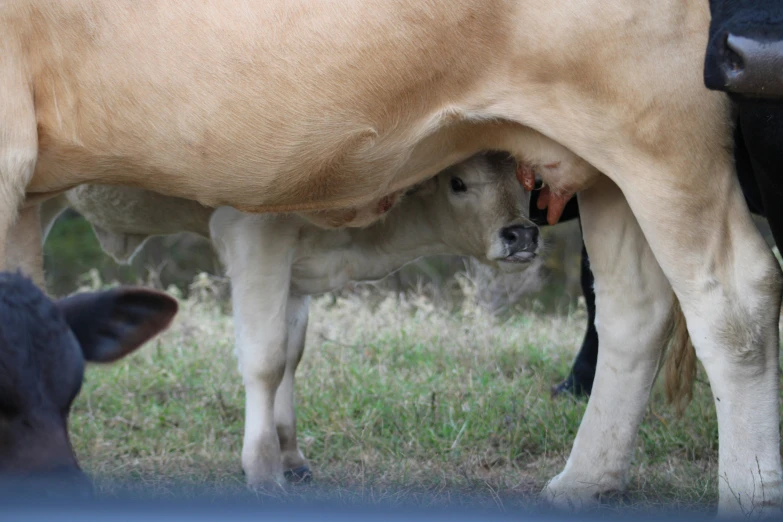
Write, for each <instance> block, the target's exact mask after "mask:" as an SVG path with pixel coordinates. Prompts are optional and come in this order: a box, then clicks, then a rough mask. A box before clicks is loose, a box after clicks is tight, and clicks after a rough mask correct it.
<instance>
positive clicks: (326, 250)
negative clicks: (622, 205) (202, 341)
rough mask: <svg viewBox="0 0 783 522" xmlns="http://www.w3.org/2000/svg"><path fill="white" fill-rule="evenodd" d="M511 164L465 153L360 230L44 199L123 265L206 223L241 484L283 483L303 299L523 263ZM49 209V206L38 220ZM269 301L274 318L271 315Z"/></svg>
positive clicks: (531, 244)
mask: <svg viewBox="0 0 783 522" xmlns="http://www.w3.org/2000/svg"><path fill="white" fill-rule="evenodd" d="M515 168H516V164H515V162H514V161H513V159H511V158H509V157H508V156H507V155H503V154H497V153H492V154H480V155H478V156H475V157H473V158H470V159H468V160H466V161H464V162H462V163H460V164H459V165H456V166H454V167H451V168H449V169H447V170H446V171H444V172H442V173H441V174H439V175H438V176H437V177H435V178H433V179H431V180H427V181H425V182H423V183H422V184H420V185H419V186H417V187H416V188H415V189H413V190H412V191H410V192H409V193H408V194H407V195H405V196H404V197H403V199H402V201H401V202H400V204H399V205H397V206H396V207H395V208H394V209H392V210H391V211H389V213H388V214H387V217H386V219H384V220H383V221H381V222H377V223H375V224H373V225H372V226H369V227H367V228H364V229H357V228H349V229H338V230H322V229H320V228H318V227H316V226H314V225H312V224H309V223H307V221H305V220H303V219H302V218H301V217H299V216H296V215H294V214H290V215H254V214H243V213H241V212H238V211H237V210H234V209H232V208H230V207H222V208H219V209H217V210H216V211H214V212H213V211H212V210H211V209H208V208H206V207H203V206H201V205H200V204H198V203H196V202H193V201H188V200H182V199H177V198H171V197H167V196H161V195H158V194H156V193H153V192H147V191H144V190H139V189H131V188H126V187H116V186H106V185H83V186H81V187H78V188H75V189H72V190H70V191H68V192H67V193H66V194H65V196H64V197H63V196H61V198H62V199H63V200H64V201H62V202H57V203H55V201H56V200H49V201H47V202H46V203H45V204H44V205H45V207H47V208H49V207H51V206H52V205H55V204H58V203H59V204H58V208H59V209H64V208H65V206H71V207H72V208H74V209H76V210H77V211H79V212H80V213H81V214H82V215H83V216H84V217H85V218H87V220H88V221H90V223H91V224H92V225H93V229H94V230H95V232H96V234H97V236H98V238H99V241H100V243H101V246H102V247H103V249H104V250H105V251H107V252H108V253H109V254H111V255H112V256H113V257H114V258H115V259H117V260H118V261H122V262H127V261H130V259H131V258H132V256H133V255H134V254H135V253H136V252H137V251H138V250H139V249H140V248H141V245H142V244H143V242H144V241H145V240H146V239H147V238H148V237H149V236H151V235H162V234H170V233H173V232H180V231H190V232H194V233H196V234H201V235H206V236H207V237H209V236H210V228H211V230H212V233H211V237H212V239H213V244H215V245H216V246H217V247H218V251H219V253H220V256H221V258H222V259H223V261H224V263H225V265H226V267H227V269H228V274H229V276H230V278H231V287H232V292H231V293H232V300H233V310H234V323H235V327H236V349H237V355H238V356H239V361H240V363H241V364H240V372H241V373H242V377H243V381H244V384H245V393H246V408H245V438H244V444H243V451H242V467H243V468H244V470H245V475H246V477H247V479H248V481H249V483H251V484H261V483H271V482H273V481H276V480H280V479H282V478H283V476H284V474H285V475H286V476H289V477H291V478H292V479H294V480H297V479H300V480H301V479H302V478H305V477H306V476H308V475H309V470H308V469H307V462H306V460H305V458H304V455H303V454H302V452H301V451H300V450H299V445H298V442H297V438H296V415H295V412H294V374H295V372H296V368H297V366H298V364H299V361H300V359H301V357H302V353H303V351H304V341H305V332H306V330H307V318H308V306H309V301H310V299H309V296H310V295H313V294H320V293H323V292H327V291H330V290H335V289H338V288H340V287H342V286H344V285H345V284H346V283H347V282H349V281H367V280H378V279H380V278H382V277H384V276H386V275H388V274H389V273H391V272H393V271H396V270H398V269H399V268H400V267H402V266H403V265H404V264H406V263H409V262H411V261H413V260H414V259H417V258H419V257H422V256H425V255H439V254H452V255H470V256H474V257H476V258H478V259H479V260H482V261H484V262H488V263H492V264H495V265H499V266H501V267H503V268H504V269H505V270H523V269H525V268H526V267H527V266H529V265H528V263H529V262H530V261H532V260H533V259H534V258H535V257H536V254H537V253H538V251H539V250H540V248H541V244H540V241H539V234H538V228H537V227H536V226H535V225H533V223H532V222H530V220H528V219H527V215H528V206H529V197H528V196H529V195H526V193H525V192H524V191H523V190H522V187H521V186H520V184H519V183H518V181H517V179H516V176H515ZM55 214H56V212H49V216H48V217H47V223H46V224H45V228H48V223H49V222H51V221H53V219H54V217H56V215H55ZM278 307H279V308H281V309H284V310H285V314H282V315H281V314H278V313H276V311H277V309H278ZM278 352H279V353H280V354H282V355H283V356H284V357H283V359H282V360H281V361H276V359H275V354H276V353H278ZM278 365H279V366H281V367H282V368H283V378H282V381H280V380H279V377H278V376H276V375H275V372H276V371H277V370H278Z"/></svg>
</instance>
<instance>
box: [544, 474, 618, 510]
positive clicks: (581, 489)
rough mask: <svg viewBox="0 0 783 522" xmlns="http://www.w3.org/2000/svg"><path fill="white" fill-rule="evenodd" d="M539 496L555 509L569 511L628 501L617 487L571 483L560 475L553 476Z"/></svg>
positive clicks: (579, 482) (591, 508) (615, 504)
mask: <svg viewBox="0 0 783 522" xmlns="http://www.w3.org/2000/svg"><path fill="white" fill-rule="evenodd" d="M539 497H540V499H541V500H542V501H543V502H544V503H545V504H546V505H548V506H550V507H552V508H554V509H555V510H557V511H565V512H571V513H573V512H578V511H589V510H593V509H598V508H600V507H601V506H617V505H622V504H627V503H628V501H629V497H628V495H627V494H626V493H624V492H622V491H620V490H619V489H617V488H612V487H607V486H605V487H603V488H602V487H600V486H599V485H593V486H587V485H586V484H585V482H583V481H578V482H577V483H571V481H568V480H567V479H564V478H561V476H557V477H555V478H553V479H552V480H551V481H550V482H549V484H547V485H546V487H544V490H543V491H542V492H541V493H540V495H539Z"/></svg>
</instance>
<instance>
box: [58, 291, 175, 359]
mask: <svg viewBox="0 0 783 522" xmlns="http://www.w3.org/2000/svg"><path fill="white" fill-rule="evenodd" d="M56 305H57V307H58V308H59V309H60V311H61V312H62V314H63V316H64V317H65V321H66V323H68V326H70V328H71V331H73V334H74V335H75V336H76V339H77V340H78V341H79V344H80V345H81V347H82V352H83V353H84V359H85V360H87V361H91V362H101V363H108V362H113V361H116V360H118V359H122V358H123V357H125V356H126V355H128V354H129V353H131V352H133V351H134V350H136V349H137V348H139V347H140V346H141V345H143V344H144V343H146V342H147V341H149V340H150V339H152V338H153V337H155V335H157V334H158V333H160V332H162V331H163V330H165V329H166V328H168V326H169V324H171V321H172V319H173V318H174V316H175V315H176V314H177V310H178V306H177V301H176V300H175V299H173V298H172V297H170V296H169V295H167V294H165V293H163V292H157V291H154V290H149V289H146V288H133V287H121V288H115V289H112V290H106V291H102V292H89V293H83V294H76V295H73V296H70V297H66V298H64V299H60V300H59V301H57V303H56Z"/></svg>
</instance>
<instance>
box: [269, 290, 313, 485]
mask: <svg viewBox="0 0 783 522" xmlns="http://www.w3.org/2000/svg"><path fill="white" fill-rule="evenodd" d="M309 305H310V298H309V297H306V296H298V295H292V296H291V297H290V298H289V300H288V310H287V313H286V321H287V323H288V346H287V349H286V363H285V374H284V375H283V382H281V383H280V387H279V388H278V390H277V398H276V399H275V423H276V426H277V435H278V437H279V439H280V450H281V452H282V454H283V470H284V471H283V473H284V475H285V478H286V479H287V480H288V481H289V482H292V483H294V484H299V483H302V482H309V481H310V479H311V478H312V476H311V473H310V468H309V467H308V465H307V460H306V459H305V457H304V455H303V454H302V452H301V451H300V449H299V442H298V441H297V438H296V408H295V401H294V377H295V374H296V368H297V366H299V361H301V360H302V354H303V353H304V348H305V334H306V332H307V317H308V312H309V308H310V306H309Z"/></svg>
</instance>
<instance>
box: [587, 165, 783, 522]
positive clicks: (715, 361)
mask: <svg viewBox="0 0 783 522" xmlns="http://www.w3.org/2000/svg"><path fill="white" fill-rule="evenodd" d="M711 167H713V168H708V169H702V170H701V171H693V172H703V177H702V178H701V179H700V178H698V177H696V175H695V174H691V173H690V172H689V175H688V176H681V178H680V179H679V180H678V187H677V190H672V189H670V190H658V191H655V190H653V191H650V190H646V189H645V186H646V187H653V186H656V185H655V183H654V181H653V180H655V179H657V178H656V177H655V176H653V175H648V177H647V178H646V181H647V183H639V184H635V185H632V186H629V187H628V188H627V189H626V190H625V194H626V197H627V198H628V201H629V202H630V204H631V208H633V210H634V214H635V215H636V216H637V218H638V220H639V223H640V225H641V227H642V229H643V230H644V233H645V236H646V237H647V239H648V241H649V242H650V245H651V247H652V249H653V251H654V252H655V255H656V258H657V259H658V261H659V263H660V264H661V267H662V268H663V270H664V272H665V273H666V275H667V277H668V279H669V281H670V282H671V285H672V287H673V288H674V292H675V293H676V294H677V297H678V299H679V300H680V303H681V305H682V310H683V313H684V315H685V318H686V320H687V324H688V332H689V333H690V335H691V338H692V340H693V344H694V346H695V348H696V354H697V355H698V357H699V359H700V360H701V362H702V364H703V365H704V368H705V370H706V372H707V376H708V377H709V381H710V386H711V388H712V393H713V398H714V400H715V407H716V410H717V415H718V433H719V457H718V468H719V480H718V492H719V505H718V508H719V514H721V515H737V514H743V515H748V514H751V515H753V516H756V515H758V514H759V513H761V512H765V513H768V514H771V515H776V516H779V515H780V507H781V505H782V504H783V470H781V462H780V431H779V397H778V385H779V370H778V364H779V363H778V355H779V344H778V342H779V340H778V318H779V313H780V302H781V273H780V267H779V265H778V263H777V262H776V261H775V258H774V256H773V255H772V253H771V252H770V250H769V248H768V247H767V245H766V243H765V242H764V240H763V239H762V237H761V235H760V234H759V232H758V230H757V229H756V227H755V226H754V225H753V221H752V220H751V216H750V213H749V212H748V209H747V206H746V204H745V201H744V199H743V197H742V192H741V189H740V186H739V183H738V181H737V178H736V176H735V175H734V172H733V171H732V169H731V158H730V157H728V154H727V155H726V157H716V158H714V160H713V165H711ZM650 172H652V171H650ZM640 174H641V175H643V174H644V172H641V173H640ZM658 186H660V184H659V185H658ZM664 209H665V211H664ZM601 343H602V345H601V349H603V338H602V339H601ZM596 380H598V378H597V379H596Z"/></svg>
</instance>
